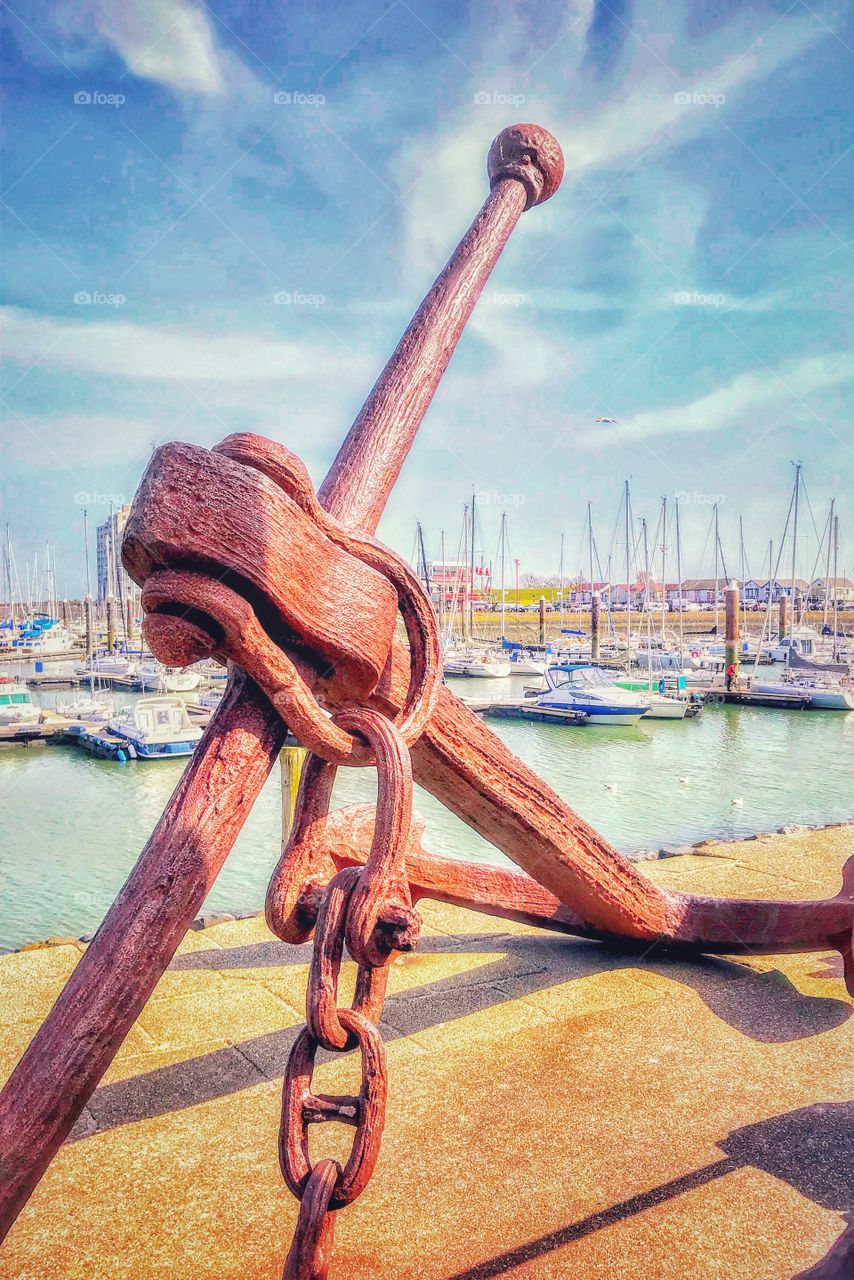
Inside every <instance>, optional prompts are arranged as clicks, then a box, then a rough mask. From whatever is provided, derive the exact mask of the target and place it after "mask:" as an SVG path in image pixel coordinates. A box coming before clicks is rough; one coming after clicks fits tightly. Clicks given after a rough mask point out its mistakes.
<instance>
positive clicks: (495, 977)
mask: <svg viewBox="0 0 854 1280" xmlns="http://www.w3.org/2000/svg"><path fill="white" fill-rule="evenodd" d="M419 952H420V953H422V954H424V953H426V954H449V953H471V954H477V953H483V952H489V953H496V952H500V953H501V954H500V956H499V958H497V959H495V960H492V961H491V962H490V963H488V964H486V965H483V966H481V967H479V968H477V969H475V970H473V971H471V972H468V973H462V974H456V975H454V976H452V977H448V978H444V979H441V980H439V981H438V982H434V983H428V984H425V985H424V986H420V987H416V988H412V989H409V990H407V991H403V992H398V993H395V994H393V995H391V996H389V998H388V1000H387V1001H386V1006H385V1011H384V1014H383V1019H382V1022H381V1024H380V1025H381V1029H382V1031H383V1034H384V1036H385V1038H386V1039H387V1040H395V1039H398V1038H401V1037H405V1036H408V1035H411V1034H413V1033H415V1032H418V1031H424V1030H427V1029H429V1028H430V1027H433V1026H436V1025H438V1024H439V1023H446V1022H451V1021H453V1020H455V1019H457V1018H460V1017H463V1016H466V1015H467V1014H470V1013H475V1012H479V1011H481V1010H483V1009H487V1008H490V1007H494V1006H495V1005H498V1004H501V1003H503V1002H505V1001H509V1000H515V999H518V998H520V997H524V996H526V995H527V996H530V995H533V994H535V993H537V992H540V991H544V990H547V989H548V988H551V987H556V986H560V985H563V984H565V983H568V982H572V981H574V980H577V979H580V978H584V977H588V976H591V975H594V974H598V973H606V972H614V971H616V970H620V969H626V968H632V969H640V970H642V971H644V972H649V973H655V974H657V975H660V976H663V977H666V978H668V979H670V980H672V981H674V982H678V983H680V984H682V985H684V986H687V987H690V988H692V989H693V990H694V991H696V992H697V994H698V995H699V996H700V997H701V999H703V1001H704V1002H705V1003H706V1005H707V1007H708V1008H709V1009H710V1010H712V1012H713V1013H714V1014H715V1015H716V1016H717V1017H719V1018H721V1019H722V1020H724V1021H725V1022H726V1023H727V1024H728V1025H729V1026H731V1027H733V1028H735V1029H736V1030H737V1031H739V1032H740V1033H741V1034H743V1035H745V1036H748V1037H750V1038H751V1039H753V1040H756V1041H758V1042H762V1043H768V1044H771V1043H785V1042H789V1041H793V1040H800V1039H804V1038H806V1037H809V1036H813V1035H818V1034H821V1033H822V1032H825V1031H829V1030H831V1029H833V1028H834V1027H837V1026H840V1025H841V1024H842V1023H843V1022H845V1021H846V1019H847V1018H849V1017H850V1016H851V1013H852V1009H851V1007H850V1005H848V1004H847V1003H846V1002H845V1001H843V1000H838V999H834V998H822V997H817V996H805V995H803V994H802V993H800V992H799V991H798V990H797V989H796V988H795V987H794V986H793V985H792V983H791V982H790V981H789V980H788V978H786V977H785V975H783V974H782V973H780V972H778V971H774V972H770V973H757V972H755V971H754V970H751V969H748V968H746V967H745V966H744V965H740V964H737V963H736V962H734V961H730V960H725V959H722V958H720V957H717V956H715V957H708V956H699V957H696V958H692V959H691V960H686V959H685V958H684V957H674V958H667V957H661V956H657V957H655V958H654V959H653V958H649V957H647V958H643V957H641V956H638V955H637V954H633V953H628V952H627V951H626V950H625V949H624V948H623V947H615V946H611V945H608V944H604V943H598V942H592V941H586V940H584V939H574V938H568V937H558V936H555V935H544V936H543V937H537V936H521V937H520V936H518V935H511V934H469V935H462V936H454V937H452V936H438V937H437V936H431V937H427V938H424V939H423V940H422V942H421V944H420V945H419ZM310 958H311V947H310V946H309V945H305V946H288V945H286V944H285V943H282V942H278V941H275V940H271V941H270V942H263V943H255V944H252V945H249V946H244V947H235V948H228V949H220V948H216V949H211V950H210V951H197V952H191V953H189V954H187V955H183V956H178V957H176V958H175V960H173V962H172V964H171V965H170V970H171V971H173V972H182V971H183V972H186V971H190V970H197V969H217V970H221V971H223V972H227V971H228V970H229V969H235V970H236V969H240V970H243V971H246V970H251V969H253V968H274V967H282V968H284V967H289V966H294V965H306V964H308V962H309V960H310ZM299 1031H300V1027H298V1026H293V1027H288V1028H285V1029H283V1030H281V1031H276V1032H271V1033H267V1034H265V1035H261V1036H254V1037H251V1038H249V1039H247V1040H242V1041H240V1042H239V1044H233V1045H229V1046H228V1047H227V1048H223V1049H218V1050H214V1051H213V1052H211V1053H208V1054H204V1055H202V1056H200V1057H196V1058H191V1059H189V1060H186V1061H183V1062H179V1063H175V1064H171V1065H168V1066H164V1067H159V1068H156V1069H155V1070H153V1071H150V1072H145V1073H142V1074H140V1075H136V1076H133V1077H131V1078H129V1079H127V1080H122V1081H117V1082H115V1083H112V1084H108V1085H102V1086H101V1087H100V1088H99V1089H97V1090H96V1091H95V1093H94V1094H93V1095H92V1098H91V1099H90V1101H89V1104H88V1107H87V1109H86V1112H85V1113H84V1115H83V1116H82V1117H81V1120H80V1121H78V1124H77V1125H76V1126H75V1129H74V1131H73V1132H72V1134H71V1137H70V1139H69V1140H70V1141H74V1140H77V1139H81V1138H86V1137H89V1136H91V1135H92V1134H94V1133H97V1132H102V1131H103V1130H105V1129H110V1128H114V1127H116V1126H119V1125H123V1124H129V1123H133V1122H135V1121H138V1120H143V1119H148V1118H150V1117H152V1116H156V1115H164V1114H167V1113H169V1112H171V1111H175V1110H180V1109H182V1108H185V1107H191V1106H196V1105H198V1104H200V1103H203V1102H208V1101H210V1100H212V1099H214V1098H217V1097H223V1096H227V1095H228V1094H231V1093H235V1092H238V1091H240V1090H242V1089H246V1088H249V1087H251V1086H253V1085H256V1084H260V1083H262V1082H264V1081H270V1080H281V1079H282V1077H283V1075H284V1067H285V1062H286V1060H287V1055H288V1052H289V1050H290V1047H291V1045H292V1044H293V1042H294V1040H295V1039H296V1037H297V1035H298V1034H299ZM318 1061H323V1054H322V1052H321V1054H319V1055H318Z"/></svg>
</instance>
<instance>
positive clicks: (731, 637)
mask: <svg viewBox="0 0 854 1280" xmlns="http://www.w3.org/2000/svg"><path fill="white" fill-rule="evenodd" d="M738 597H739V591H738V583H737V582H731V583H730V584H729V586H728V587H727V588H726V590H725V591H724V606H725V608H726V665H725V667H724V670H725V671H727V672H728V671H729V669H730V667H735V671H734V672H733V681H732V683H733V684H738V667H739V651H740V646H739V626H738V620H739V614H738Z"/></svg>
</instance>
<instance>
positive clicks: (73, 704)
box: [56, 691, 116, 724]
mask: <svg viewBox="0 0 854 1280" xmlns="http://www.w3.org/2000/svg"><path fill="white" fill-rule="evenodd" d="M115 709H116V706H115V703H114V702H113V699H112V698H105V697H104V696H103V694H100V695H96V694H95V693H94V691H93V693H92V696H91V698H72V699H69V701H68V702H57V704H56V710H57V714H58V715H61V716H65V718H66V720H79V721H82V722H83V723H84V724H103V723H104V721H105V720H109V718H110V716H111V715H113V714H114V712H115Z"/></svg>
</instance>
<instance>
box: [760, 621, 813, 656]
mask: <svg viewBox="0 0 854 1280" xmlns="http://www.w3.org/2000/svg"><path fill="white" fill-rule="evenodd" d="M826 648H827V643H826V641H825V640H823V639H822V637H821V636H820V635H819V634H818V632H817V631H816V630H815V629H814V628H813V627H798V628H797V629H796V630H794V631H792V632H791V633H790V634H789V635H787V636H782V637H781V638H780V639H779V640H773V641H771V643H770V644H769V645H767V647H766V650H765V652H766V654H767V656H768V657H769V658H770V659H771V661H772V662H789V661H790V660H791V655H794V654H797V656H798V657H799V658H816V657H818V656H819V655H820V654H822V653H823V652H824V650H825V649H826Z"/></svg>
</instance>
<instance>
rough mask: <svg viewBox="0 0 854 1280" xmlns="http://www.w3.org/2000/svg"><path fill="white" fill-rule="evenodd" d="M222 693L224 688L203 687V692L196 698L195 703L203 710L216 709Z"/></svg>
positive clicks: (222, 695)
mask: <svg viewBox="0 0 854 1280" xmlns="http://www.w3.org/2000/svg"><path fill="white" fill-rule="evenodd" d="M224 695H225V689H205V691H204V693H203V694H201V695H200V696H199V697H198V698H197V700H196V703H195V705H196V706H197V707H201V709H202V710H203V711H216V709H217V707H218V706H219V704H220V703H221V702H222V700H223V697H224Z"/></svg>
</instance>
